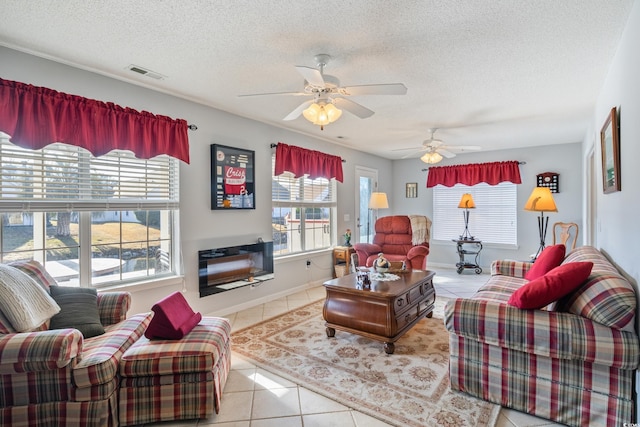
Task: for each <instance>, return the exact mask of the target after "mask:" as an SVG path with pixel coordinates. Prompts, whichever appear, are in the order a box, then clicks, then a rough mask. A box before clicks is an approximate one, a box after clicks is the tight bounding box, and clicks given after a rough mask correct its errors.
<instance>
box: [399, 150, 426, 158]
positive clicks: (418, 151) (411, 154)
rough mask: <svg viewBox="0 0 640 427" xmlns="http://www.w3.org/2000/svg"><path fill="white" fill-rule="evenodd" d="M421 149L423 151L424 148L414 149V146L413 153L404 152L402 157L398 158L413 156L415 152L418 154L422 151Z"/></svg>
mask: <svg viewBox="0 0 640 427" xmlns="http://www.w3.org/2000/svg"><path fill="white" fill-rule="evenodd" d="M423 151H425V150H423V149H417V150H416V149H415V148H414V151H413V153H409V154H405V155H404V156H402V157H400V158H401V159H408V158H409V157H414V156H415V155H416V154H420V153H422V152H423Z"/></svg>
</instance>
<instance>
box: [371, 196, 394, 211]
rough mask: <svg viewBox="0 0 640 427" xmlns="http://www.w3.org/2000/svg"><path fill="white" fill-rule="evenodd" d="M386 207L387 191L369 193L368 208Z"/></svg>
mask: <svg viewBox="0 0 640 427" xmlns="http://www.w3.org/2000/svg"><path fill="white" fill-rule="evenodd" d="M388 207H389V201H388V200H387V193H375V192H374V193H371V198H370V199H369V209H387V208H388Z"/></svg>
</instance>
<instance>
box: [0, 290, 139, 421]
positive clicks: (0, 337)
mask: <svg viewBox="0 0 640 427" xmlns="http://www.w3.org/2000/svg"><path fill="white" fill-rule="evenodd" d="M130 304H131V296H130V294H128V293H125V292H112V293H102V294H98V311H99V315H100V319H101V322H102V324H103V326H104V328H105V333H104V334H102V335H98V336H95V337H92V338H87V339H85V338H83V336H82V334H81V333H80V331H78V330H77V329H58V330H46V326H45V327H43V328H41V329H43V330H39V331H35V332H25V333H16V332H12V328H11V325H10V324H8V322H7V321H6V319H5V318H4V317H3V316H0V425H11V426H18V427H20V426H24V427H27V426H29V427H32V426H42V427H44V426H52V425H55V426H112V425H118V401H117V397H118V396H117V395H118V393H117V389H118V381H119V378H118V376H117V372H118V364H119V362H120V359H121V356H122V354H123V353H124V352H125V351H126V350H127V349H128V348H129V347H130V346H131V345H132V344H133V343H134V342H135V341H136V340H138V338H140V337H141V336H142V335H143V334H144V330H145V329H146V327H147V326H148V324H149V322H150V320H151V314H150V313H145V314H138V315H135V316H132V317H130V318H129V319H126V318H125V316H126V313H127V310H128V309H129V306H130Z"/></svg>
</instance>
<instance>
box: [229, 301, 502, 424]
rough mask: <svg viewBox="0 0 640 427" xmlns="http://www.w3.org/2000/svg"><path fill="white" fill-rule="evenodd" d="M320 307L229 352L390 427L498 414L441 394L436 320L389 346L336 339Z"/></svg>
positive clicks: (245, 335) (444, 351)
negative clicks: (330, 335)
mask: <svg viewBox="0 0 640 427" xmlns="http://www.w3.org/2000/svg"><path fill="white" fill-rule="evenodd" d="M323 304H324V300H321V301H316V302H314V303H311V304H309V305H306V306H304V307H301V308H298V309H296V310H293V311H290V312H287V313H285V314H282V315H280V316H277V317H274V318H272V319H269V320H266V321H263V322H261V323H258V324H256V325H254V326H251V327H249V328H245V329H242V330H240V331H238V332H234V333H233V334H232V337H231V338H232V349H233V351H234V352H235V353H237V354H238V355H240V356H241V357H244V358H246V359H248V360H250V361H251V362H253V363H255V364H256V365H257V366H259V367H261V368H263V369H266V370H268V371H270V372H273V373H275V374H277V375H279V376H281V377H283V378H286V379H288V380H290V381H293V382H294V383H296V384H299V385H301V386H303V387H305V388H308V389H310V390H312V391H315V392H316V393H319V394H322V395H324V396H326V397H328V398H331V399H333V400H336V401H338V402H340V403H341V404H343V405H345V406H348V407H350V408H352V409H354V410H357V411H360V412H363V413H365V414H368V415H370V416H372V417H375V418H378V419H380V420H382V421H384V422H386V423H388V424H391V425H394V426H398V427H400V426H402V427H405V426H415V427H418V426H492V425H494V424H495V422H496V419H497V415H498V412H499V410H500V407H499V406H498V405H494V404H491V403H489V402H484V401H482V400H479V399H476V398H474V397H472V396H468V395H466V394H463V393H459V392H455V391H451V390H450V389H449V374H448V364H449V336H448V333H447V332H446V330H445V328H444V325H443V322H442V319H441V318H438V317H441V312H442V306H443V305H444V303H443V301H442V300H441V299H438V300H437V301H436V310H435V311H434V317H433V318H430V319H423V320H421V321H420V322H418V323H417V324H416V325H415V326H414V327H413V328H412V329H411V330H410V331H409V332H407V333H406V334H405V335H404V336H402V337H401V338H400V339H399V340H398V341H396V343H395V352H394V354H391V355H388V354H386V353H385V352H384V349H383V345H382V343H381V342H379V341H375V340H371V339H368V338H364V337H360V336H359V335H355V334H351V333H347V332H342V331H336V335H335V337H333V338H328V337H327V335H326V332H325V326H324V320H323V318H322V306H323Z"/></svg>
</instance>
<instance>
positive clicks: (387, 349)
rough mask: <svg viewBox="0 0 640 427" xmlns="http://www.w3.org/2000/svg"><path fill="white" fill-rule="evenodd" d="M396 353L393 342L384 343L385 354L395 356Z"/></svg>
mask: <svg viewBox="0 0 640 427" xmlns="http://www.w3.org/2000/svg"><path fill="white" fill-rule="evenodd" d="M394 351H396V345H395V344H394V343H392V342H386V343H384V352H385V353H387V354H393V352H394Z"/></svg>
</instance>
